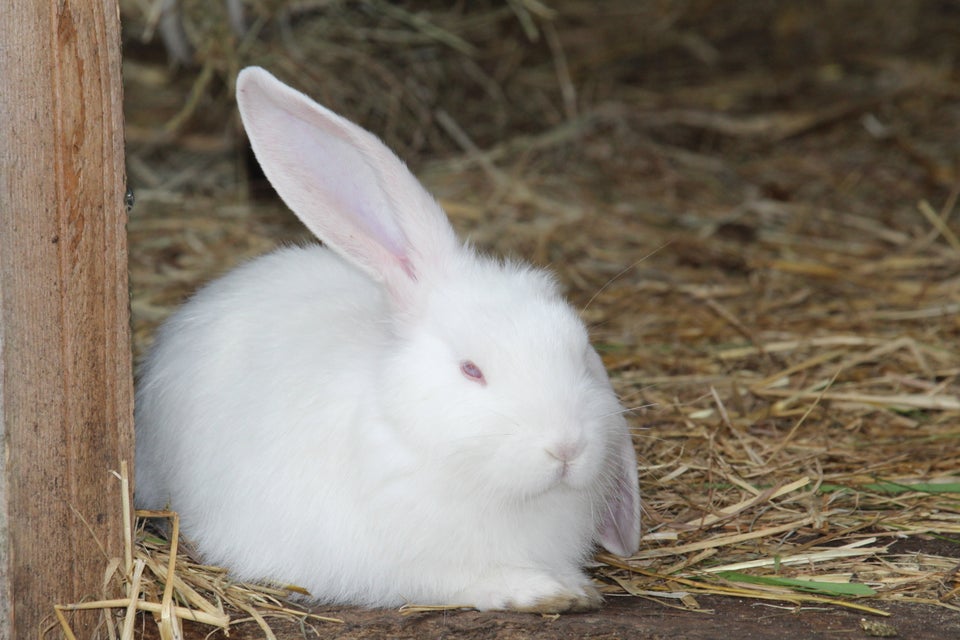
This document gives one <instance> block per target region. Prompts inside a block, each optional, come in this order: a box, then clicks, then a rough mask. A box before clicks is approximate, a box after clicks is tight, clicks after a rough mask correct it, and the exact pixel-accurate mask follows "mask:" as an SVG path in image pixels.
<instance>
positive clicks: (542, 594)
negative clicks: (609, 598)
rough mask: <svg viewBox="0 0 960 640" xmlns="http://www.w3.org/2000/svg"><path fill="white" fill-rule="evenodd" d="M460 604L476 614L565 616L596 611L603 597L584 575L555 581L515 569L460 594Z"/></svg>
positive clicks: (503, 572) (546, 576)
mask: <svg viewBox="0 0 960 640" xmlns="http://www.w3.org/2000/svg"><path fill="white" fill-rule="evenodd" d="M462 596H463V597H462V600H463V601H464V602H470V603H471V604H472V605H473V606H475V607H476V608H477V609H480V610H491V609H509V610H512V611H525V612H530V613H567V612H582V611H593V610H595V609H599V608H600V605H601V604H602V603H603V597H602V596H601V595H600V592H599V591H597V589H596V587H594V586H593V585H592V584H591V583H590V580H589V579H588V578H587V577H586V576H584V575H575V576H565V577H564V579H559V578H555V577H553V576H551V575H549V574H546V573H539V572H535V571H529V570H522V569H516V570H512V571H501V572H498V573H497V575H496V576H491V577H489V578H487V579H485V580H482V581H479V582H478V583H476V584H474V585H473V587H472V588H470V589H466V590H464V592H463V594H462Z"/></svg>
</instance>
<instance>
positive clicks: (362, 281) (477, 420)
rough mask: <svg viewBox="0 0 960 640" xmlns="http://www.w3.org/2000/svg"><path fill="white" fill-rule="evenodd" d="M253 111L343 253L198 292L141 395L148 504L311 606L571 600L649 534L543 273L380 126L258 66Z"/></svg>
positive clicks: (309, 217)
mask: <svg viewBox="0 0 960 640" xmlns="http://www.w3.org/2000/svg"><path fill="white" fill-rule="evenodd" d="M237 100H238V103H239V107H240V114H241V116H242V118H243V123H244V126H245V128H246V130H247V133H248V135H249V137H250V142H251V144H252V146H253V149H254V152H255V153H256V156H257V158H258V159H259V161H260V163H261V165H262V166H263V169H264V171H265V172H266V175H267V177H268V178H269V179H270V181H271V183H272V184H273V186H274V187H275V188H276V190H277V191H278V193H279V194H280V196H281V197H282V198H283V200H284V202H286V204H287V205H288V206H289V207H290V208H291V209H293V211H294V212H295V213H296V214H297V215H298V216H299V217H300V219H301V220H302V221H303V222H304V224H306V226H307V227H308V228H309V229H310V230H311V231H312V232H313V233H314V234H316V236H317V237H319V238H320V239H321V240H323V242H324V243H325V245H326V247H324V246H320V245H310V246H305V247H296V248H285V249H281V250H278V251H276V252H274V253H271V254H269V255H266V256H264V257H261V258H259V259H257V260H254V261H252V262H249V263H247V264H245V265H243V266H241V267H239V268H238V269H235V270H234V271H232V272H231V273H229V274H227V275H226V276H224V277H223V278H221V279H219V280H216V281H214V282H213V283H211V284H209V285H207V286H206V287H204V288H203V289H201V290H200V291H199V292H198V293H197V294H196V295H195V296H194V297H193V298H192V299H191V300H190V301H189V302H187V303H186V304H185V305H184V306H183V308H181V309H180V310H179V311H178V312H177V313H176V314H174V315H173V316H172V317H171V318H170V319H169V320H168V321H167V322H166V324H165V325H164V326H163V327H162V328H161V329H160V331H159V333H158V336H157V340H156V343H155V344H154V346H153V348H152V350H151V351H150V353H149V354H148V356H147V358H146V360H145V362H144V365H143V368H142V370H141V375H140V380H139V385H138V391H137V404H136V407H137V409H136V424H137V461H136V462H137V465H136V491H137V504H138V505H139V506H140V507H141V508H163V507H164V506H167V505H169V506H170V507H171V508H172V509H175V510H176V511H178V512H179V514H180V518H181V523H182V529H183V532H184V534H185V535H186V536H187V537H188V538H189V539H191V540H192V541H193V542H194V543H195V545H196V547H197V549H198V550H199V552H200V553H201V555H202V556H203V558H204V560H206V561H208V562H211V563H217V564H220V565H222V566H224V567H226V568H228V569H229V571H230V572H231V573H232V575H233V576H234V577H236V578H237V579H243V580H269V581H274V582H281V583H293V584H297V585H301V586H302V587H304V588H306V589H307V590H308V591H309V592H310V594H311V596H312V599H313V600H314V601H317V602H329V603H343V604H358V605H364V606H372V607H394V606H398V605H401V604H404V603H408V602H413V603H421V604H423V603H430V604H441V603H442V604H461V605H465V606H474V607H476V608H478V609H484V610H485V609H518V610H530V611H543V612H553V611H576V610H587V609H592V608H596V607H597V606H599V604H600V601H601V598H600V595H599V593H598V592H597V590H596V589H595V588H594V587H593V586H592V585H591V582H590V580H589V579H588V577H587V576H586V574H585V573H584V572H583V569H582V565H583V563H584V562H585V561H587V560H588V559H589V558H590V556H591V553H592V552H593V549H594V545H595V544H596V543H599V544H601V545H603V546H604V547H605V548H606V549H608V550H609V551H611V552H613V553H616V554H619V555H622V556H628V555H630V554H632V553H633V552H634V551H635V550H636V548H637V546H638V544H639V537H640V500H639V492H638V487H637V462H636V456H635V453H634V450H633V446H632V443H631V439H630V433H629V430H628V427H627V423H626V421H625V419H624V418H623V408H622V406H621V405H620V403H619V401H618V400H617V398H616V396H615V394H614V391H613V389H612V388H611V386H610V382H609V380H608V378H607V374H606V372H605V371H604V368H603V364H602V363H601V361H600V358H599V357H598V356H597V354H596V352H595V351H594V350H593V348H592V347H591V346H590V344H589V343H588V341H587V332H586V330H585V328H584V326H583V324H582V322H581V321H580V319H579V318H578V316H577V314H576V313H575V312H574V311H573V310H572V309H571V307H570V306H569V305H568V304H567V303H566V302H564V301H563V299H562V298H561V297H560V295H559V294H558V291H557V287H556V285H555V284H554V282H553V280H552V279H551V277H550V276H549V275H548V274H546V273H545V272H543V271H540V270H537V269H534V268H531V267H528V266H524V265H520V264H516V263H512V262H503V261H500V260H494V259H490V258H486V257H483V256H480V255H477V254H476V253H475V252H474V251H473V250H471V249H470V248H469V247H466V246H464V245H462V244H461V243H460V242H458V240H457V239H456V236H455V235H454V232H453V230H452V228H451V227H450V225H449V223H448V221H447V219H446V216H445V215H444V213H443V211H442V210H441V209H440V207H439V205H438V204H437V203H436V202H435V201H434V200H433V199H432V198H431V196H430V195H428V194H427V192H426V191H425V190H424V188H423V187H422V186H421V185H420V184H419V182H417V180H416V179H415V178H414V177H413V175H412V174H411V173H410V172H409V171H408V170H407V168H406V167H405V165H404V164H403V163H402V162H401V161H400V160H399V159H398V158H397V157H396V156H394V155H393V154H392V153H391V152H390V151H389V150H388V149H387V148H386V147H385V146H384V145H383V143H382V142H380V141H379V140H378V139H377V138H376V137H375V136H373V135H372V134H370V133H369V132H367V131H365V130H363V129H361V128H359V127H358V126H356V125H354V124H352V123H350V122H348V121H347V120H345V119H344V118H342V117H340V116H338V115H336V114H334V113H332V112H330V111H328V110H327V109H325V108H323V107H322V106H320V105H318V104H316V103H314V102H312V101H311V100H310V99H309V98H307V97H306V96H304V95H303V94H302V93H299V92H298V91H295V90H294V89H291V88H290V87H288V86H286V85H284V84H282V83H281V82H280V81H279V80H277V79H276V78H274V77H273V76H271V75H270V74H269V73H267V72H266V71H264V70H263V69H260V68H256V67H251V68H248V69H245V70H243V71H242V72H241V73H240V75H239V77H238V79H237Z"/></svg>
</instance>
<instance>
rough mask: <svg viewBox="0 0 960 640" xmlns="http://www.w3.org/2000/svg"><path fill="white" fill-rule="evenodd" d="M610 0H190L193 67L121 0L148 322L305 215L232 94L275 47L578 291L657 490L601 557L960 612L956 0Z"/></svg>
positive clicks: (475, 236)
mask: <svg viewBox="0 0 960 640" xmlns="http://www.w3.org/2000/svg"><path fill="white" fill-rule="evenodd" d="M228 4H229V3H228ZM603 4H604V9H603V10H602V11H598V9H597V8H596V7H597V3H587V2H578V1H569V2H553V3H542V2H539V1H538V0H511V1H505V2H495V1H493V0H489V1H486V2H477V3H462V4H453V5H452V6H450V5H448V4H447V3H431V2H422V3H387V2H379V1H376V0H370V1H368V2H316V3H310V2H306V3H304V2H298V3H293V2H266V1H260V2H246V3H244V4H243V6H244V9H245V16H244V28H243V29H241V30H235V29H233V28H232V27H230V25H229V21H228V20H227V16H226V13H225V9H224V8H223V6H221V5H219V4H218V3H202V4H201V3H195V4H191V3H189V2H184V3H183V5H182V16H181V19H182V22H183V25H184V30H183V31H184V33H185V34H186V35H187V37H188V40H190V41H191V42H192V43H193V44H192V49H191V53H190V61H191V62H190V64H188V65H186V68H184V69H181V70H180V71H176V72H175V71H173V70H172V68H171V67H170V66H169V63H168V59H167V55H166V51H165V50H164V49H162V48H160V47H159V46H158V45H157V44H156V42H157V41H156V39H153V40H150V41H149V42H148V43H146V44H145V43H144V42H143V40H144V34H148V35H149V34H151V33H152V32H154V31H155V29H156V26H157V21H156V14H155V12H154V13H151V11H152V10H153V9H154V8H155V7H156V6H158V5H159V2H154V3H148V2H146V1H145V0H144V1H143V2H139V3H136V2H134V0H129V2H125V3H123V5H124V17H125V19H126V22H125V28H126V36H125V37H126V39H127V42H126V47H127V59H126V62H125V77H126V79H127V98H128V108H129V112H128V123H129V124H128V126H129V130H128V140H129V143H130V144H129V149H128V159H129V163H130V176H131V182H132V183H133V184H134V185H135V190H136V194H137V205H136V207H135V209H134V211H133V212H132V213H131V220H130V247H131V277H132V284H133V309H134V315H135V318H134V319H135V326H134V328H135V340H136V346H137V350H138V351H142V349H143V348H144V345H146V344H147V343H148V342H149V336H150V334H151V332H152V329H153V327H155V326H156V324H157V323H158V322H159V321H161V320H162V318H163V317H165V316H166V314H168V313H169V312H170V311H171V310H172V309H173V308H174V307H175V306H176V305H177V304H178V303H179V301H180V300H182V298H183V296H184V295H186V294H187V293H188V292H189V291H191V290H192V289H193V288H195V286H196V285H197V284H199V283H201V282H203V281H205V280H207V279H209V278H210V277H212V276H214V275H216V274H217V273H220V272H222V271H223V270H225V269H227V268H229V267H230V266H231V265H232V264H235V263H236V262H238V261H240V260H242V259H244V258H246V257H249V256H252V255H257V254H260V253H263V252H264V251H266V250H268V249H269V248H271V247H273V246H274V245H275V244H276V243H278V242H285V241H289V240H293V239H297V238H301V237H304V232H303V230H302V229H301V228H299V226H298V225H297V224H296V223H295V222H294V221H292V220H291V218H292V216H290V215H289V214H287V213H286V212H284V211H283V210H282V208H281V207H280V206H279V205H277V204H276V203H275V202H272V201H266V200H263V201H260V202H253V201H251V199H250V198H249V197H248V195H249V194H251V193H252V194H254V195H256V194H257V193H258V188H257V184H256V174H255V173H250V172H249V164H248V162H247V160H246V158H245V157H244V156H243V153H242V151H241V147H242V145H241V144H240V143H239V134H238V130H237V126H236V119H235V116H234V115H232V114H233V111H232V110H233V107H232V103H231V101H230V99H229V94H230V93H231V83H232V78H233V77H234V75H235V72H236V70H237V69H239V68H240V67H242V66H244V65H246V64H248V63H256V64H261V65H263V66H266V67H268V68H270V69H271V70H273V71H276V72H277V73H278V75H280V76H281V77H282V78H284V79H285V80H287V81H289V82H291V83H292V84H294V86H297V87H298V88H301V89H303V90H304V91H305V92H306V93H308V94H310V95H312V96H313V97H315V98H317V99H318V100H320V101H322V102H324V103H325V104H327V105H328V106H331V107H332V108H334V109H336V110H339V111H341V112H343V113H344V114H346V115H348V116H350V117H351V118H353V119H355V120H357V121H359V122H361V123H363V124H364V125H365V126H367V127H369V128H371V129H372V130H374V131H377V132H379V133H381V134H382V135H383V136H384V137H385V139H386V140H387V142H388V143H389V144H391V146H393V147H394V148H395V149H396V150H397V151H398V152H399V153H400V155H401V156H403V157H405V158H407V159H410V160H411V161H413V163H414V166H415V167H416V168H417V170H418V173H419V174H420V175H421V176H422V177H423V179H424V181H425V182H426V183H427V184H428V186H430V188H431V189H433V190H434V191H435V192H436V193H437V194H438V195H439V197H440V198H441V200H442V202H443V204H444V205H445V207H446V208H447V210H448V212H449V213H450V215H451V218H452V219H453V222H454V224H455V226H457V227H458V229H459V230H460V231H461V232H462V233H465V234H468V235H469V236H470V237H471V239H472V240H473V241H474V242H475V243H477V244H478V245H480V246H481V247H486V248H490V249H492V250H495V251H496V252H497V253H514V254H518V255H523V256H527V257H529V258H530V259H532V260H533V261H535V262H537V263H540V264H548V265H551V266H552V267H553V268H554V269H556V270H557V271H558V272H559V275H560V277H561V279H562V280H563V281H564V282H565V283H566V284H567V285H568V288H569V290H570V294H571V298H572V299H573V300H574V301H575V303H577V304H579V305H580V306H581V307H583V308H584V312H583V313H584V317H585V318H586V319H587V320H588V322H590V324H591V326H592V332H593V335H594V338H595V342H596V343H597V345H598V348H599V349H600V350H601V352H602V354H603V355H604V358H605V361H606V363H607V365H608V368H609V370H610V372H611V376H612V378H613V381H614V384H615V386H616V387H617V389H618V391H619V392H620V393H621V395H622V397H623V398H624V402H625V403H626V404H627V405H629V406H631V407H635V411H634V412H633V418H632V424H633V425H634V427H635V442H636V444H637V448H638V452H639V454H640V457H641V474H642V475H641V483H642V488H643V492H644V501H645V514H644V520H645V529H646V536H645V539H644V543H643V546H642V549H641V551H640V552H639V553H638V554H637V555H636V556H635V557H634V558H632V559H630V560H629V561H628V562H625V561H622V560H619V559H616V558H611V557H606V556H602V557H601V558H600V560H601V563H602V564H601V566H600V567H598V569H597V571H596V576H597V578H598V580H600V581H601V582H603V584H604V585H606V589H607V591H608V592H609V593H619V594H624V593H630V594H635V595H638V596H642V597H647V598H655V599H657V600H658V601H660V602H663V603H666V604H668V605H669V606H680V607H684V608H688V609H698V608H699V604H698V603H697V600H696V595H697V594H701V593H714V594H736V595H738V596H743V597H751V598H758V599H771V598H772V599H776V600H779V601H786V602H792V603H796V604H797V605H801V604H803V603H806V602H823V601H830V602H838V603H841V604H843V606H857V607H865V608H867V609H870V610H874V609H877V608H878V607H879V608H882V601H883V600H886V599H897V600H902V601H912V602H924V603H932V604H936V605H939V606H941V607H945V608H949V609H952V610H960V593H958V585H960V582H958V574H957V569H958V565H957V559H956V557H957V554H956V546H955V545H956V544H957V541H958V540H960V497H958V495H960V453H958V452H960V389H958V384H957V379H958V375H960V349H958V347H957V345H958V338H960V320H958V318H960V240H958V237H957V233H958V232H957V224H956V216H957V213H956V211H955V210H956V208H957V207H956V205H957V199H958V194H960V186H958V185H960V159H958V157H957V152H956V149H955V148H954V147H953V146H952V144H955V141H956V140H957V139H960V124H958V122H957V119H956V115H955V113H954V111H952V109H953V108H954V107H951V105H952V104H955V103H956V98H957V97H958V96H960V88H958V87H960V81H958V79H957V72H956V71H955V70H954V69H953V67H952V66H950V65H949V64H946V63H944V62H943V57H942V56H943V55H945V54H943V51H952V52H954V54H955V55H956V54H958V53H960V52H957V44H956V42H957V39H956V38H953V40H952V41H951V40H949V38H950V34H949V33H948V30H944V29H942V28H940V27H939V26H938V25H940V24H941V23H942V22H943V20H942V17H941V16H940V15H938V13H937V11H938V10H939V9H938V6H937V5H936V3H931V4H930V5H926V7H921V6H920V4H919V3H916V4H915V3H911V5H910V6H909V7H900V5H898V7H900V9H901V11H908V12H910V13H911V16H909V18H910V19H904V15H903V14H902V13H899V14H897V13H896V12H884V11H879V10H875V11H872V12H869V11H865V9H864V5H863V3H859V2H855V1H847V2H842V1H835V2H831V1H827V0H824V1H823V2H816V3H804V6H803V8H801V7H800V6H799V5H796V4H791V5H789V6H786V5H781V4H780V3H766V2H749V3H744V6H743V7H741V8H740V9H738V10H735V11H733V10H728V8H729V5H725V7H727V8H724V9H722V10H721V9H718V8H717V7H715V6H713V3H710V2H692V1H691V2H668V3H643V6H642V7H639V8H638V7H636V6H635V4H639V3H631V2H609V3H603ZM224 6H226V5H224ZM218 12H219V13H218ZM852 25H859V27H854V26H852ZM877 33H882V34H883V40H882V41H880V40H878V37H877V35H876V34H877ZM151 43H152V44H151ZM851 43H852V45H856V46H852V45H851ZM932 51H936V52H937V54H936V55H934V54H932V53H931V52H932ZM894 54H897V55H894ZM938 56H940V57H938ZM225 123H226V124H225ZM951 141H953V142H952V143H951ZM151 544H152V543H151ZM150 553H158V551H157V550H156V549H154V548H151V551H150ZM184 567H185V568H184V569H183V571H184V574H185V575H188V574H189V573H190V571H194V570H195V569H196V567H190V568H189V570H188V569H187V568H186V567H187V565H184ZM198 590H200V589H198ZM200 591H202V590H200ZM210 598H211V599H215V598H216V596H215V595H211V596H210Z"/></svg>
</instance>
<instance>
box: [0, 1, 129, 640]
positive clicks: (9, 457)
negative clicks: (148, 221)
mask: <svg viewBox="0 0 960 640" xmlns="http://www.w3.org/2000/svg"><path fill="white" fill-rule="evenodd" d="M0 25H2V28H0V312H2V315H0V435H2V439H0V639H6V638H10V639H13V638H36V637H37V631H38V629H39V628H40V627H41V625H42V624H45V623H50V622H52V621H53V620H54V619H53V617H52V614H53V608H52V607H53V604H55V603H63V604H66V603H70V602H78V601H80V600H83V599H88V600H89V599H92V598H99V597H100V596H101V593H102V586H101V583H102V581H103V574H104V570H105V569H106V558H107V556H110V557H114V556H121V557H122V549H123V547H122V528H121V527H122V516H121V508H120V505H121V502H120V484H119V482H118V481H116V479H115V478H113V477H112V476H111V475H110V471H111V470H119V464H120V461H121V460H122V459H126V460H128V461H130V462H131V463H132V462H133V460H132V458H133V418H132V376H131V364H130V332H129V304H128V293H127V252H126V232H125V228H124V225H125V215H126V212H125V209H124V194H125V177H124V165H123V114H122V108H121V104H122V88H121V75H120V24H119V14H118V8H117V0H57V1H53V0H48V1H45V2H44V1H41V2H37V1H36V0H0ZM131 468H132V466H131ZM96 619H97V616H96V615H95V614H90V615H84V616H80V617H76V618H74V629H75V630H76V631H77V635H78V637H82V638H89V637H92V636H93V632H94V628H93V624H94V623H95V621H96Z"/></svg>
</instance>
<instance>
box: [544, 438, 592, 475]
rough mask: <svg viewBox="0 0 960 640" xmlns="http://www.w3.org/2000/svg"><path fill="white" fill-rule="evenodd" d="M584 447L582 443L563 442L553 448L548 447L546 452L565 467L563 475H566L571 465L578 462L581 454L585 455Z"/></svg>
mask: <svg viewBox="0 0 960 640" xmlns="http://www.w3.org/2000/svg"><path fill="white" fill-rule="evenodd" d="M584 446H585V445H584V443H583V442H582V441H578V442H561V443H559V444H556V445H554V446H552V447H548V448H547V450H546V451H547V455H548V456H550V457H551V458H553V459H554V460H556V461H558V462H560V463H561V464H562V465H563V473H562V474H561V475H566V473H567V469H568V468H569V467H570V463H571V462H573V461H574V460H576V459H577V458H578V457H579V456H580V454H581V453H583V449H584Z"/></svg>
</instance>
